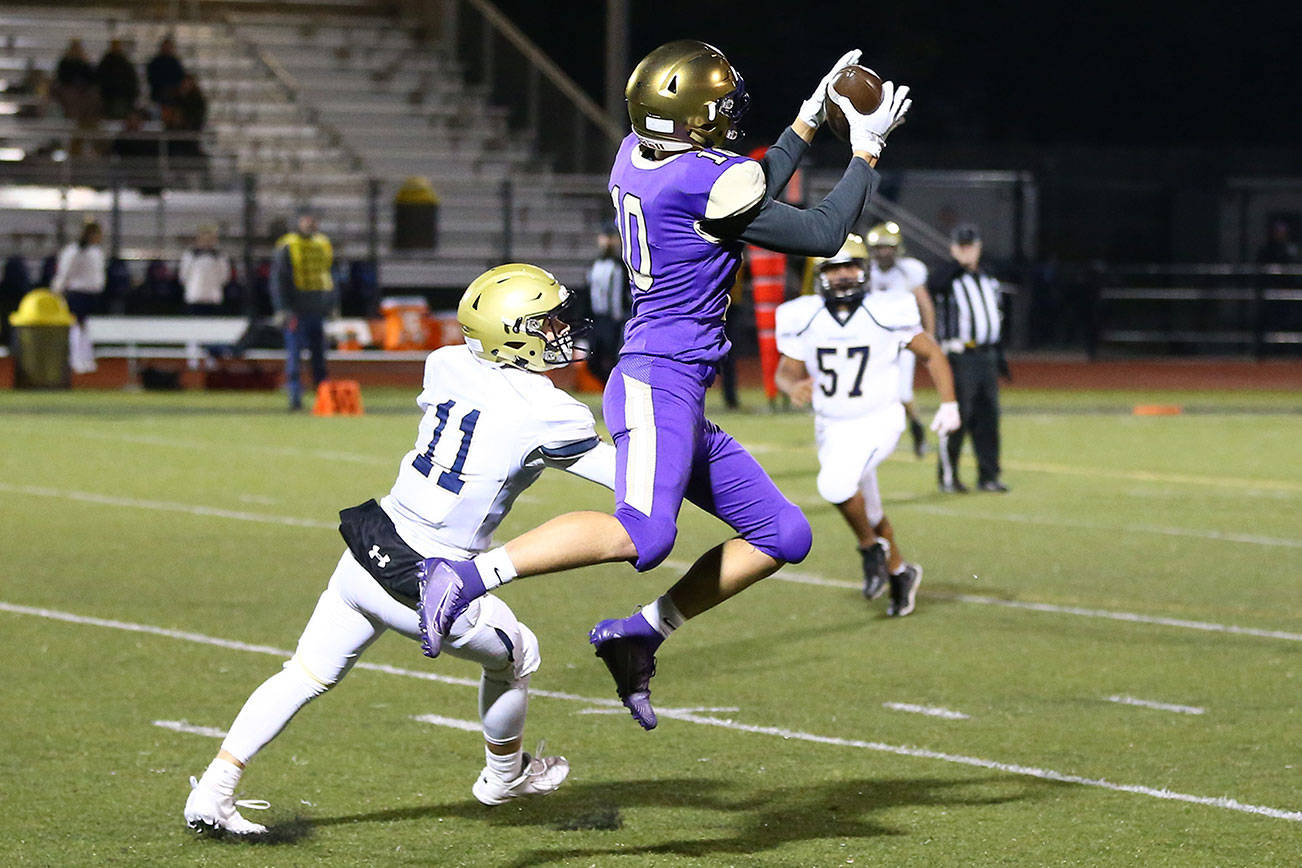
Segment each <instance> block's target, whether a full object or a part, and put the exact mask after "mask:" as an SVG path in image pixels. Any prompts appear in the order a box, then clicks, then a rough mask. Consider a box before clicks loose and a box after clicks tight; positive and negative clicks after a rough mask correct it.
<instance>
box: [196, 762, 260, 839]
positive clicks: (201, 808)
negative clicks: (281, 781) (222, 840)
mask: <svg viewBox="0 0 1302 868" xmlns="http://www.w3.org/2000/svg"><path fill="white" fill-rule="evenodd" d="M270 807H271V805H270V804H269V803H268V802H264V801H262V800H261V799H240V800H238V801H237V800H235V799H234V798H232V797H231V796H223V795H221V794H220V793H218V792H216V791H215V790H212V789H209V788H208V787H203V786H200V785H199V780H198V779H197V778H195V777H193V776H191V777H190V795H189V797H188V798H187V799H186V800H185V825H187V826H189V827H190V828H191V829H192V830H194V831H195V832H198V833H199V834H201V835H216V834H220V833H221V832H228V833H230V834H232V835H261V834H264V833H265V832H266V831H267V827H266V826H263V825H262V824H260V823H254V822H252V821H250V820H246V819H244V818H243V817H241V816H240V812H239V811H238V810H237V808H252V809H254V810H256V811H265V810H266V809H267V808H270Z"/></svg>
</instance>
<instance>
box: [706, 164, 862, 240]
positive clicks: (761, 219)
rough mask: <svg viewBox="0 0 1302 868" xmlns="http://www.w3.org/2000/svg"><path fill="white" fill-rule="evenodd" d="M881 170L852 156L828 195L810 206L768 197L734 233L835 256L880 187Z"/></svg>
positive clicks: (739, 236)
mask: <svg viewBox="0 0 1302 868" xmlns="http://www.w3.org/2000/svg"><path fill="white" fill-rule="evenodd" d="M878 177H879V176H878V174H877V171H876V170H875V169H873V168H872V167H871V166H869V165H868V163H867V162H865V161H864V160H861V159H857V158H856V159H852V160H851V161H850V165H849V166H847V167H846V170H845V174H843V175H842V176H841V180H840V181H838V182H837V184H836V186H835V187H834V188H833V189H832V192H830V193H828V194H827V198H826V199H824V200H823V201H822V202H819V203H818V205H817V206H815V207H813V208H809V209H807V210H803V211H802V210H801V209H799V208H793V207H792V206H790V205H786V204H784V203H782V202H779V201H777V200H775V199H770V198H765V200H764V202H763V204H762V205H761V206H760V207H759V209H758V210H757V211H756V212H755V213H754V215H753V217H752V218H751V219H750V220H749V222H748V224H747V225H745V226H744V227H743V228H741V230H740V231H739V232H736V233H731V237H735V238H740V239H741V240H742V241H745V242H747V243H750V244H755V245H757V246H759V247H763V248H766V249H768V250H773V251H776V252H778V253H792V254H795V255H797V256H831V255H832V254H834V253H836V251H837V250H838V249H840V247H841V245H842V244H844V243H845V237H846V236H847V235H849V234H850V229H851V227H852V226H854V223H855V221H856V220H858V219H859V215H860V214H861V213H862V212H863V208H864V204H865V203H866V202H867V201H868V197H869V196H871V195H872V193H873V190H874V189H876V187H877V180H878Z"/></svg>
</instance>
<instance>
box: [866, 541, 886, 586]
mask: <svg viewBox="0 0 1302 868" xmlns="http://www.w3.org/2000/svg"><path fill="white" fill-rule="evenodd" d="M859 557H860V558H861V559H862V560H863V596H864V599H865V600H875V599H877V598H878V597H880V596H881V595H882V594H883V593H884V592H885V591H886V579H887V576H888V574H887V572H886V546H884V545H882V541H881V540H878V541H877V542H875V543H873V544H872V545H870V546H868V548H866V549H859Z"/></svg>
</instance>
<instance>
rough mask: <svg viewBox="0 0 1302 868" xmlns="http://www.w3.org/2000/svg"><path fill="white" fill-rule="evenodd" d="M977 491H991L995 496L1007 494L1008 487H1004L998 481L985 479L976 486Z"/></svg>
mask: <svg viewBox="0 0 1302 868" xmlns="http://www.w3.org/2000/svg"><path fill="white" fill-rule="evenodd" d="M977 491H993V492H995V493H996V494H1007V493H1008V486H1007V485H1004V484H1003V483H1002V482H1000V481H999V480H998V479H987V480H986V481H985V482H982V483H980V484H978V485H977Z"/></svg>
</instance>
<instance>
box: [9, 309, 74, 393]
mask: <svg viewBox="0 0 1302 868" xmlns="http://www.w3.org/2000/svg"><path fill="white" fill-rule="evenodd" d="M72 321H73V320H72V314H71V313H70V312H69V311H68V303H67V302H66V301H64V300H63V297H62V296H59V295H55V294H54V293H52V292H50V291H49V290H48V289H34V290H32V291H31V292H29V293H27V295H25V296H23V300H22V301H20V302H19V303H18V310H16V311H14V312H13V313H11V314H9V325H11V326H13V328H12V330H11V334H10V336H9V342H10V346H9V352H10V354H11V355H12V357H13V360H14V388H15V389H68V388H71V387H72V371H71V370H70V369H69V367H68V331H69V329H70V328H71V327H72Z"/></svg>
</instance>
